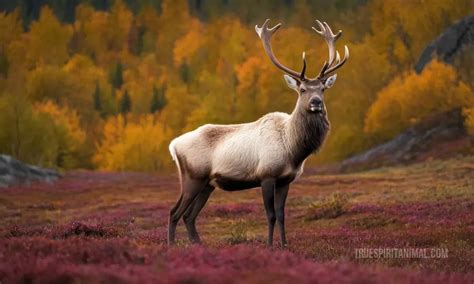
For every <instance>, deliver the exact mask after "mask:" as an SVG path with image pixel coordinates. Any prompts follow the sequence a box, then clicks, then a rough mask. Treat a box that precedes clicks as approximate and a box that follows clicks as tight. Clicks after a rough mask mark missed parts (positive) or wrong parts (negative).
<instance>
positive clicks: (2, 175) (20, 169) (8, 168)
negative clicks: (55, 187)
mask: <svg viewBox="0 0 474 284" xmlns="http://www.w3.org/2000/svg"><path fill="white" fill-rule="evenodd" d="M59 177H60V174H59V173H58V172H57V171H55V170H51V169H43V168H39V167H36V166H32V165H28V164H25V163H22V162H20V161H18V160H16V159H14V158H12V157H10V156H7V155H0V187H7V186H10V185H17V184H29V183H31V182H34V181H46V182H52V181H55V180H57V179H58V178H59Z"/></svg>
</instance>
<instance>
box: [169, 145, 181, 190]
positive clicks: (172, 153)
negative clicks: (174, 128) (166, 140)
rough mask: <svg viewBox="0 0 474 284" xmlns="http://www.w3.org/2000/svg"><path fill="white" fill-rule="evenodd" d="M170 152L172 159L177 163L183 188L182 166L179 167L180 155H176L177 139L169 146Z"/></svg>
mask: <svg viewBox="0 0 474 284" xmlns="http://www.w3.org/2000/svg"><path fill="white" fill-rule="evenodd" d="M169 150H170V154H171V158H172V159H173V161H175V163H176V167H177V168H178V176H179V183H180V185H181V186H182V184H183V181H182V178H181V166H180V165H179V160H178V155H177V154H176V139H173V141H171V143H170V145H169Z"/></svg>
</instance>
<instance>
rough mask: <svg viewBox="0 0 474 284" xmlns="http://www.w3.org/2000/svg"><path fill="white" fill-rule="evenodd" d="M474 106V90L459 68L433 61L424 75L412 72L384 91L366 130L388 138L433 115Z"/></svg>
mask: <svg viewBox="0 0 474 284" xmlns="http://www.w3.org/2000/svg"><path fill="white" fill-rule="evenodd" d="M472 106H474V98H473V97H472V90H471V89H470V88H469V87H468V86H467V85H466V84H465V83H464V82H462V81H461V80H459V78H458V75H457V74H456V70H454V68H453V67H451V66H448V65H446V64H443V63H440V62H438V61H433V62H431V63H430V64H429V65H428V66H427V67H425V69H424V70H423V72H422V73H421V74H419V75H418V74H416V73H415V72H413V71H412V72H409V73H407V74H405V75H402V76H401V77H397V78H395V79H394V80H393V81H392V82H391V83H390V84H389V85H388V86H387V87H385V88H384V89H383V90H382V91H380V92H379V93H378V95H377V99H376V101H375V102H374V103H373V104H372V106H371V107H370V109H369V111H368V112H367V117H366V120H365V129H364V130H365V132H366V133H368V134H371V135H375V136H376V137H377V139H382V140H384V139H388V138H391V137H394V136H395V135H396V134H397V133H400V132H401V131H402V130H404V129H405V128H407V127H408V126H410V125H413V124H415V123H417V122H419V121H420V120H422V119H424V118H426V117H427V116H429V115H432V114H436V113H440V112H444V111H447V110H450V109H453V108H457V107H472Z"/></svg>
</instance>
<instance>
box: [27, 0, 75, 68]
mask: <svg viewBox="0 0 474 284" xmlns="http://www.w3.org/2000/svg"><path fill="white" fill-rule="evenodd" d="M71 36H72V28H71V27H70V26H69V25H63V24H61V23H60V22H59V20H58V19H57V18H56V16H55V15H54V13H53V11H52V10H51V9H50V8H49V7H47V6H45V7H43V8H42V9H41V13H40V17H39V20H38V21H37V22H33V23H32V24H31V27H30V31H29V33H28V34H27V38H26V40H27V41H26V42H25V44H27V46H28V49H27V51H28V53H27V54H26V56H27V57H28V59H29V60H30V61H31V62H36V64H50V65H61V64H63V63H64V62H66V60H67V58H68V56H69V55H68V44H69V41H70V39H71Z"/></svg>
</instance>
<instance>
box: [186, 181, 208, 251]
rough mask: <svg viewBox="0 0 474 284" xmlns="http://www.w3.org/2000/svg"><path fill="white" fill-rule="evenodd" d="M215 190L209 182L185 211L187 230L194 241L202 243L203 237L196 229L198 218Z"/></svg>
mask: <svg viewBox="0 0 474 284" xmlns="http://www.w3.org/2000/svg"><path fill="white" fill-rule="evenodd" d="M213 191H214V187H213V186H211V185H209V184H207V185H206V186H205V188H204V190H203V191H201V192H200V193H199V195H198V197H197V198H196V199H195V200H194V202H193V203H192V204H191V206H190V207H189V208H188V210H187V211H186V213H184V216H183V220H184V224H185V225H186V230H187V231H188V237H189V240H190V241H191V242H192V243H200V242H201V239H200V237H199V234H198V232H197V229H196V218H197V216H198V215H199V213H200V212H201V210H202V208H203V207H204V205H206V203H207V200H208V199H209V196H211V193H212V192H213Z"/></svg>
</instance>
